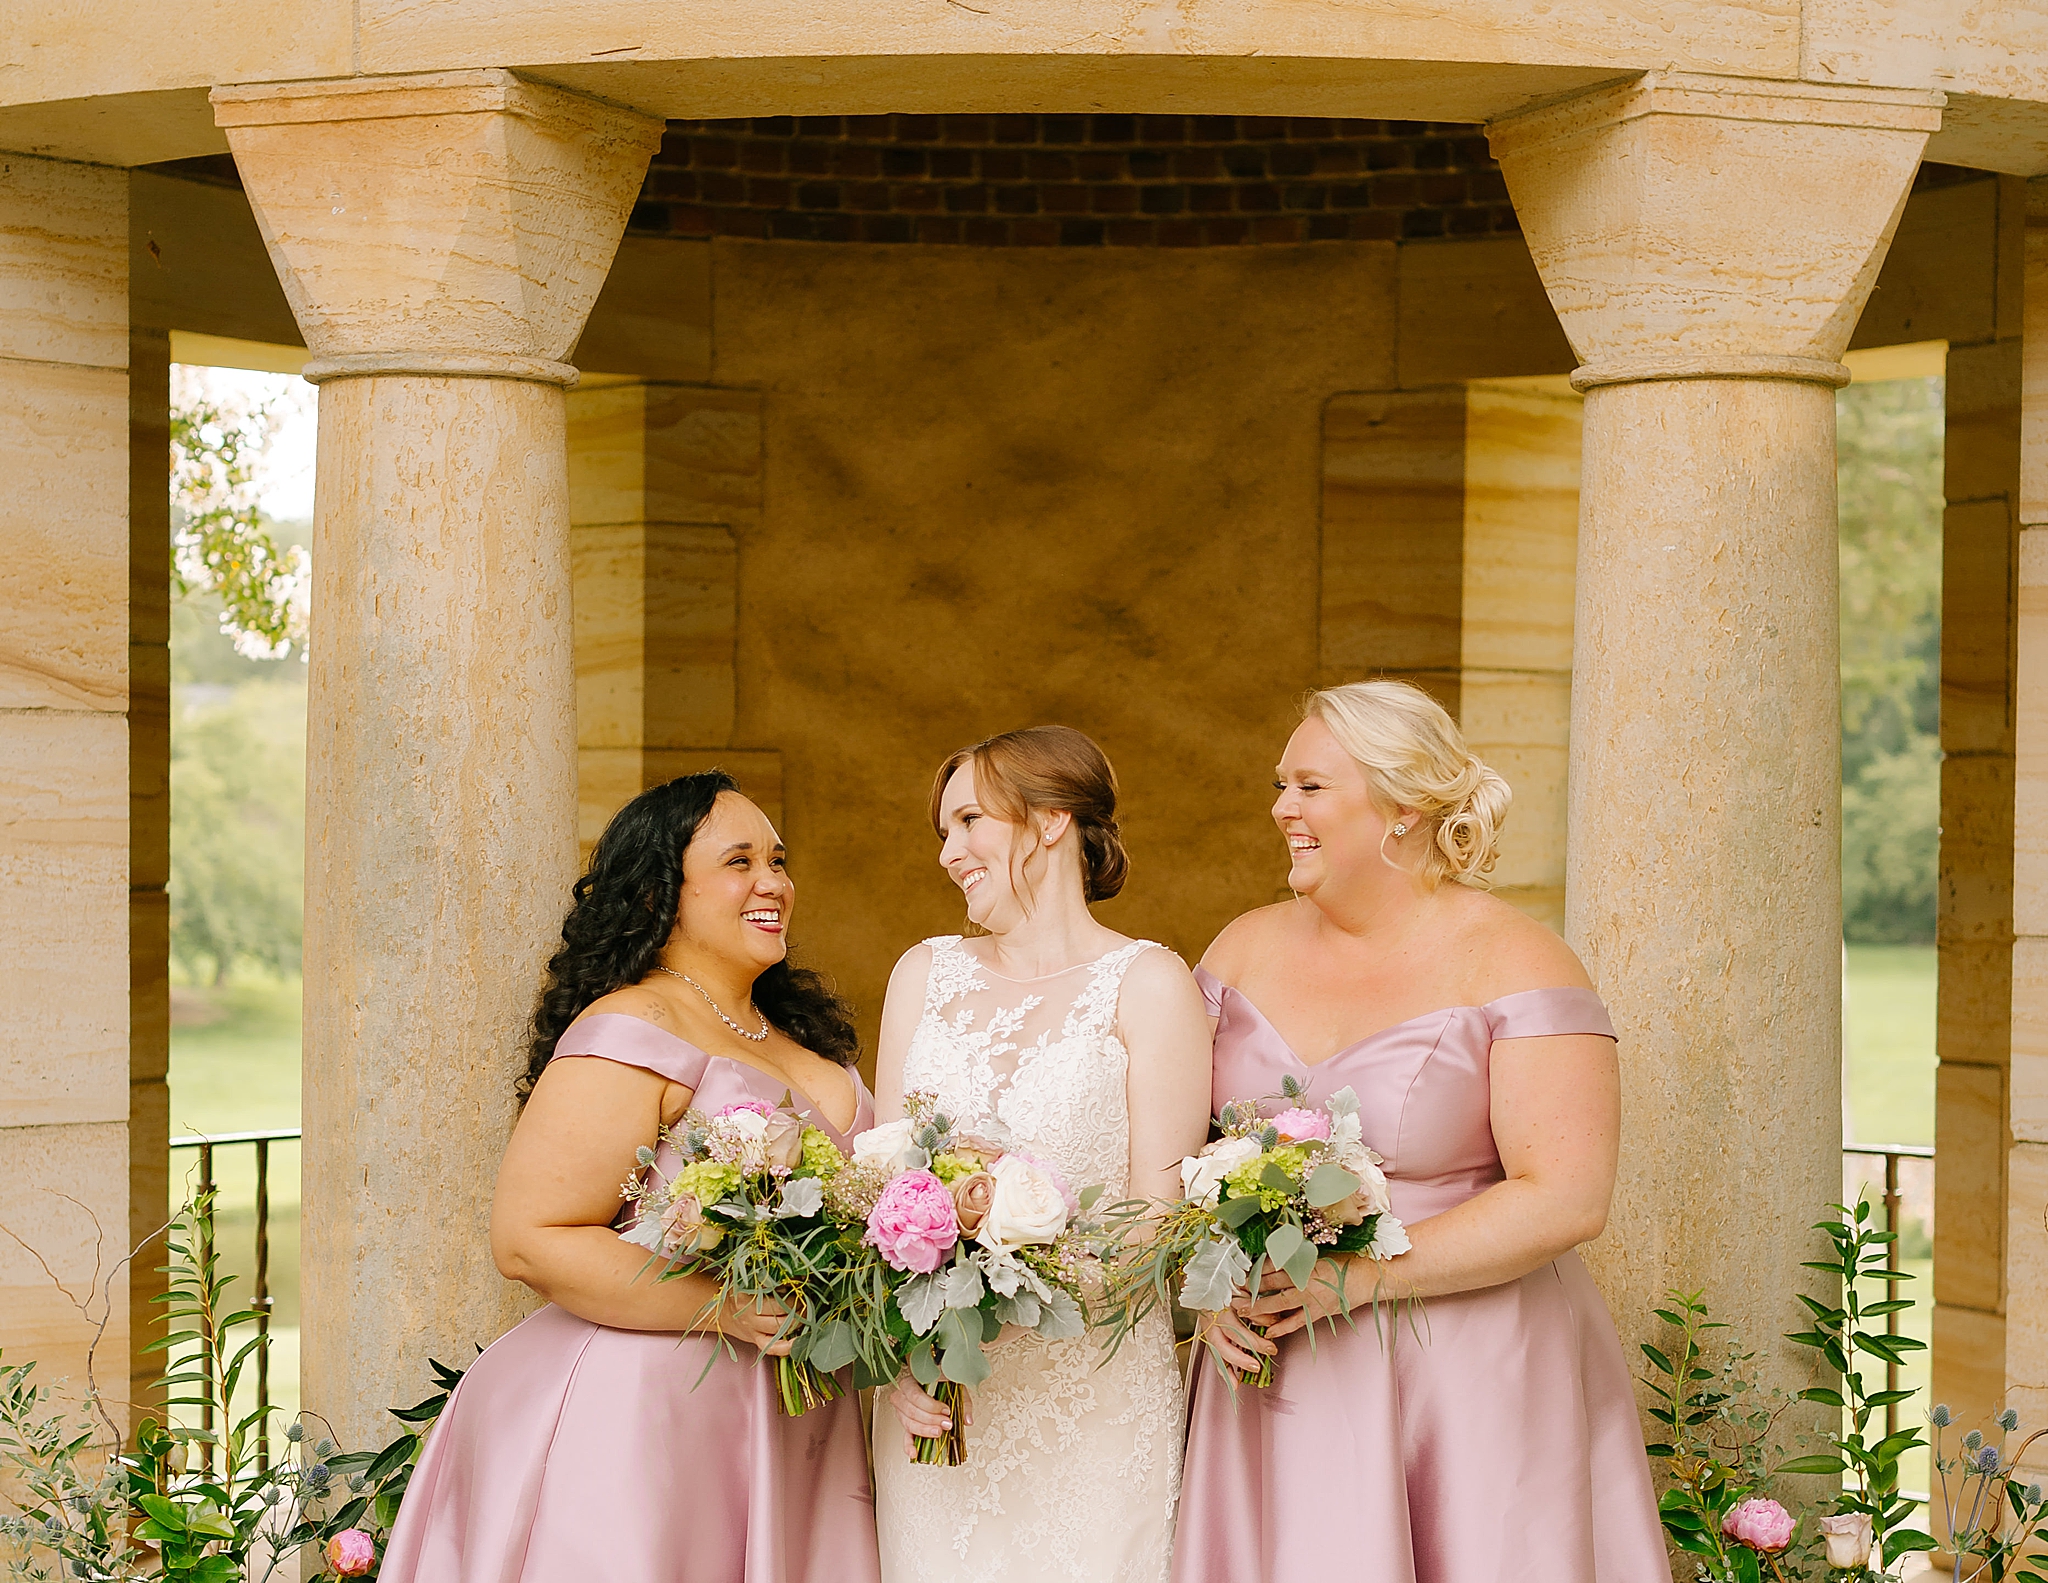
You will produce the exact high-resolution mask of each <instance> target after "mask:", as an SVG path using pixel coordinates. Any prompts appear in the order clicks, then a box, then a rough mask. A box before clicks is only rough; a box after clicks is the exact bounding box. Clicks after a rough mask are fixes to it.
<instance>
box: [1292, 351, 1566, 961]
mask: <svg viewBox="0 0 2048 1583" xmlns="http://www.w3.org/2000/svg"><path fill="white" fill-rule="evenodd" d="M1580 405H1581V403H1580V398H1579V397H1578V396H1577V395H1575V394H1574V393H1573V392H1572V391H1571V389H1570V388H1569V387H1568V386H1567V385H1566V383H1565V381H1564V379H1563V377H1562V376H1558V377H1556V378H1553V379H1545V378H1529V379H1501V380H1486V381H1475V382H1473V383H1470V384H1460V385H1449V386H1437V387H1431V388H1428V389H1422V390H1399V391H1372V392H1361V393H1356V394H1350V393H1347V394H1345V395H1340V396H1336V397H1333V398H1332V399H1331V400H1330V402H1329V404H1328V405H1327V406H1326V407H1325V408H1324V409H1323V500H1322V507H1323V509H1322V524H1323V534H1322V567H1321V571H1322V578H1321V590H1322V594H1321V608H1320V612H1319V618H1320V619H1319V628H1318V631H1319V648H1320V666H1321V680H1322V683H1323V685H1325V686H1328V685H1332V684H1335V683H1338V682H1344V681H1355V680H1358V679H1360V678H1362V677H1368V676H1383V675H1392V676H1400V677H1404V678H1406V679H1408V680H1410V681H1413V682H1415V683H1416V684H1417V685H1419V686H1422V687H1424V688H1427V689H1428V690H1429V692H1430V693H1431V694H1432V695H1433V696H1434V697H1436V698H1437V699H1438V700H1439V701H1440V702H1441V703H1442V704H1443V705H1444V707H1445V708H1447V709H1449V710H1450V711H1451V713H1452V714H1454V715H1456V716H1457V717H1458V720H1459V723H1460V724H1461V725H1462V726H1463V728H1464V731H1465V736H1466V740H1467V741H1468V742H1470V743H1471V745H1472V747H1473V749H1474V751H1475V752H1477V753H1478V754H1479V755H1480V756H1481V757H1483V758H1484V759H1485V760H1486V761H1487V762H1488V763H1489V764H1492V765H1494V766H1495V767H1496V768H1497V769H1499V770H1500V772H1501V773H1502V774H1503V775H1505V776H1507V778H1508V781H1509V783H1510V784H1511V785H1512V786H1513V787H1514V790H1515V802H1514V809H1513V811H1512V813H1511V815H1510V817H1509V822H1508V826H1507V830H1506V834H1505V839H1504V840H1503V842H1502V850H1501V861H1500V866H1499V867H1498V868H1497V869H1496V870H1495V876H1494V877H1495V881H1496V891H1495V894H1497V895H1499V896H1500V897H1501V898H1502V899H1503V900H1504V901H1508V902H1511V903H1513V904H1514V905H1515V906H1517V907H1520V908H1521V909H1522V910H1523V911H1525V912H1527V913H1528V914H1529V915H1530V916H1531V917H1533V918H1536V919H1539V920H1540V921H1542V922H1543V923H1546V924H1548V925H1550V926H1551V927H1552V928H1554V929H1558V930H1562V929H1563V927H1564V874H1565V755H1566V745H1567V741H1568V735H1569V724H1570V712H1571V653H1572V562H1573V557H1574V552H1575V549H1576V541H1577V526H1578V485H1579V443H1580V436H1579V408H1580Z"/></svg>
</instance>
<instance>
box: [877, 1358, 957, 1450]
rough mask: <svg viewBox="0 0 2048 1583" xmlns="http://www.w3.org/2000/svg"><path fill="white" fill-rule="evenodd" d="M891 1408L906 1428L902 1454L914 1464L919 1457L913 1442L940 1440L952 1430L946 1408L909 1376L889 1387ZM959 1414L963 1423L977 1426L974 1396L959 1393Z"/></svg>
mask: <svg viewBox="0 0 2048 1583" xmlns="http://www.w3.org/2000/svg"><path fill="white" fill-rule="evenodd" d="M889 1405H890V1406H891V1407H893V1408H894V1409H895V1410H896V1421H897V1422H898V1423H899V1424H901V1425H902V1426H903V1453H904V1455H905V1456H907V1457H910V1458H911V1459H912V1460H915V1459H916V1457H917V1447H916V1445H915V1444H913V1440H937V1439H938V1438H939V1437H940V1436H942V1435H944V1434H945V1433H946V1431H947V1430H949V1429H951V1428H952V1427H953V1415H952V1414H951V1413H950V1412H948V1411H947V1410H946V1406H945V1404H944V1403H943V1402H938V1401H934V1400H933V1399H932V1398H931V1397H929V1396H927V1395H926V1394H925V1393H924V1390H923V1389H922V1387H920V1386H919V1385H918V1383H917V1381H915V1380H913V1379H912V1378H910V1376H909V1375H907V1374H906V1375H905V1376H903V1378H901V1379H900V1380H898V1381H897V1382H896V1383H895V1384H894V1385H893V1386H891V1387H890V1390H889ZM960 1412H961V1414H962V1421H963V1422H965V1423H970V1424H971V1423H973V1422H974V1397H973V1395H972V1393H970V1392H968V1391H964V1390H963V1391H962V1392H961V1393H960Z"/></svg>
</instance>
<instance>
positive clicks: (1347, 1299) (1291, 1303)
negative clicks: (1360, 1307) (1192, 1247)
mask: <svg viewBox="0 0 2048 1583" xmlns="http://www.w3.org/2000/svg"><path fill="white" fill-rule="evenodd" d="M1345 1264H1346V1265H1347V1266H1349V1267H1348V1268H1344V1269H1340V1268H1339V1267H1338V1265H1337V1263H1336V1261H1335V1260H1333V1259H1319V1260H1317V1261H1316V1268H1315V1273H1314V1274H1312V1275H1311V1276H1309V1278H1308V1290H1306V1291H1303V1290H1302V1289H1301V1288H1300V1287H1298V1286H1296V1285H1295V1284H1294V1282H1293V1281H1292V1280H1290V1279H1289V1278H1288V1275H1287V1272H1286V1271H1285V1270H1268V1271H1266V1274H1265V1278H1264V1279H1263V1280H1261V1281H1260V1282H1259V1295H1258V1297H1257V1299H1256V1300H1254V1299H1253V1298H1252V1296H1251V1294H1250V1293H1248V1292H1240V1293H1239V1294H1238V1295H1237V1296H1236V1297H1235V1298H1233V1299H1232V1300H1231V1304H1230V1306H1231V1307H1232V1308H1233V1309H1235V1310H1236V1311H1237V1312H1238V1313H1239V1314H1240V1315H1242V1316H1243V1317H1245V1318H1246V1319H1249V1320H1251V1321H1252V1322H1253V1323H1254V1324H1258V1325H1262V1326H1264V1327H1265V1332H1266V1339H1267V1341H1268V1342H1269V1343H1271V1342H1275V1341H1278V1340H1279V1339H1280V1338H1281V1337H1282V1336H1291V1335H1293V1334H1294V1332H1295V1331H1297V1330H1302V1329H1305V1328H1307V1327H1308V1326H1309V1325H1312V1324H1314V1323H1316V1321H1318V1320H1322V1319H1336V1318H1340V1317H1342V1316H1343V1315H1345V1314H1347V1313H1349V1312H1350V1311H1351V1306H1352V1303H1351V1299H1352V1292H1351V1288H1350V1285H1349V1280H1350V1278H1351V1277H1353V1276H1355V1275H1356V1274H1357V1266H1356V1265H1355V1264H1354V1263H1353V1262H1352V1261H1351V1260H1349V1259H1347V1260H1345ZM1269 1350H1270V1347H1269Z"/></svg>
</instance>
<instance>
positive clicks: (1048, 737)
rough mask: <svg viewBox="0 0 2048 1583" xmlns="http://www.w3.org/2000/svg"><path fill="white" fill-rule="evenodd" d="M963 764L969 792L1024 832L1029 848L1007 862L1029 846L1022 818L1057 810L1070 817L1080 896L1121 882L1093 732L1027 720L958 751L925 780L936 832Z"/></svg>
mask: <svg viewBox="0 0 2048 1583" xmlns="http://www.w3.org/2000/svg"><path fill="white" fill-rule="evenodd" d="M968 764H972V765H973V766H974V794H975V798H976V800H977V801H979V802H980V804H981V806H982V807H984V808H986V809H988V810H989V811H990V812H991V813H993V814H995V815H996V816H997V817H998V818H1000V819H1002V820H1004V821H1005V822H1006V823H1009V824H1014V825H1020V826H1022V827H1023V829H1024V831H1025V832H1026V834H1027V835H1029V836H1030V837H1031V842H1032V844H1031V846H1030V847H1028V848H1026V849H1025V850H1023V851H1022V852H1020V853H1018V854H1016V855H1015V856H1013V857H1012V859H1011V862H1012V866H1013V868H1014V867H1017V866H1019V865H1020V864H1021V860H1022V859H1023V858H1025V857H1028V856H1029V855H1030V854H1031V852H1033V851H1036V850H1037V845H1038V842H1037V836H1036V833H1035V831H1033V830H1032V827H1031V820H1030V816H1031V815H1032V814H1034V813H1043V814H1052V813H1065V814H1069V815H1071V816H1072V817H1073V821H1074V833H1075V834H1076V835H1077V836H1078V837H1079V838H1080V842H1081V884H1082V888H1083V892H1084V894H1085V896H1086V898H1087V899H1088V900H1089V901H1091V902H1096V901H1108V900H1109V899H1110V897H1112V896H1114V895H1115V894H1116V893H1117V892H1118V891H1120V890H1122V889H1123V888H1124V880H1125V879H1126V878H1128V877H1129V875H1130V872H1131V860H1130V858H1129V856H1128V855H1126V853H1125V852H1124V842H1123V833H1122V831H1121V830H1119V829H1118V827H1117V822H1116V771H1115V770H1113V769H1112V768H1110V764H1109V759H1108V758H1107V757H1106V756H1105V755H1104V754H1103V751H1102V749H1101V748H1099V747H1097V746H1096V745H1095V739H1094V738H1093V737H1090V736H1089V735H1088V734H1087V733H1086V732H1083V731H1076V730H1075V729H1074V728H1073V727H1072V726H1030V727H1027V728H1026V729H1025V730H1022V731H1005V732H1003V733H1002V735H1000V736H993V737H990V738H988V740H987V741H985V742H977V743H975V744H974V746H973V747H968V748H962V749H960V751H959V752H957V753H955V754H953V755H951V756H950V757H949V758H948V759H947V760H946V762H945V763H943V764H941V765H940V766H939V773H938V775H937V777H936V778H935V779H934V780H933V781H932V802H931V818H932V828H933V829H934V830H936V831H937V832H938V833H939V835H940V837H941V838H943V837H944V836H945V833H946V827H945V824H944V822H943V806H942V805H943V803H944V800H945V796H946V783H947V782H948V781H950V780H951V779H952V778H953V777H954V775H956V774H957V773H959V771H960V769H961V767H962V766H963V765H968Z"/></svg>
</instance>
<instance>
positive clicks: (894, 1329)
mask: <svg viewBox="0 0 2048 1583" xmlns="http://www.w3.org/2000/svg"><path fill="white" fill-rule="evenodd" d="M904 1103H905V1109H906V1110H907V1111H908V1112H909V1114H908V1115H907V1116H905V1117H904V1118H903V1119H902V1120H900V1121H892V1122H887V1123H885V1124H884V1125H882V1126H879V1127H875V1128H871V1129H870V1130H869V1131H867V1132H864V1133H862V1134H860V1136H858V1137H857V1138H855V1139H854V1140H853V1157H852V1159H851V1160H849V1161H847V1162H846V1163H845V1164H844V1165H843V1166H841V1167H840V1168H839V1169H838V1170H837V1171H836V1172H835V1173H834V1174H833V1176H832V1178H831V1179H830V1181H829V1182H828V1183H827V1184H826V1188H825V1203H826V1211H827V1214H828V1215H829V1216H830V1217H831V1218H832V1219H833V1220H834V1221H835V1222H836V1223H837V1224H838V1226H839V1227H840V1228H841V1239H840V1240H841V1247H842V1248H843V1249H846V1250H847V1251H848V1253H849V1255H850V1256H849V1257H848V1258H847V1259H846V1261H845V1263H844V1264H843V1266H842V1268H841V1269H840V1271H839V1273H838V1277H837V1287H836V1293H835V1299H834V1301H833V1302H832V1303H831V1304H830V1309H829V1314H828V1317H827V1318H826V1320H825V1322H824V1326H823V1336H824V1341H825V1342H826V1343H828V1344H829V1351H828V1355H831V1356H837V1355H838V1354H839V1352H841V1351H844V1352H845V1353H846V1354H847V1356H848V1359H849V1361H853V1362H855V1364H856V1377H857V1378H858V1379H860V1380H861V1381H862V1382H863V1383H869V1382H872V1383H875V1384H885V1383H887V1382H888V1381H891V1380H894V1379H896V1378H897V1377H898V1376H899V1375H900V1374H901V1373H902V1371H903V1370H904V1369H905V1368H906V1367H907V1368H908V1369H909V1371H910V1374H911V1377H912V1378H914V1379H915V1380H916V1381H917V1383H918V1384H919V1385H921V1386H923V1387H924V1388H925V1389H926V1390H927V1391H929V1392H930V1393H931V1394H932V1395H933V1396H934V1397H935V1398H936V1399H937V1400H939V1401H941V1402H943V1403H945V1404H946V1406H947V1407H948V1408H949V1409H951V1411H952V1418H953V1427H952V1429H951V1431H950V1432H949V1433H948V1434H946V1435H943V1436H940V1437H937V1438H934V1439H923V1438H920V1439H919V1440H918V1441H917V1442H916V1457H917V1460H918V1461H919V1462H922V1463H931V1464H937V1465H942V1466H946V1467H957V1466H959V1465H960V1463H961V1462H962V1461H963V1460H964V1459H965V1456H966V1415H965V1413H964V1412H963V1411H962V1405H963V1404H962V1400H961V1397H962V1393H963V1391H964V1390H965V1389H966V1388H967V1387H970V1386H974V1385H978V1384H980V1383H981V1382H982V1381H983V1380H985V1379H986V1378H988V1375H989V1362H988V1358H987V1356H986V1355H985V1354H984V1352H983V1348H984V1346H985V1345H986V1344H987V1343H988V1342H991V1341H993V1340H995V1338H996V1337H997V1335H999V1334H1000V1333H1001V1331H1002V1328H1003V1327H1004V1326H1005V1325H1015V1326H1017V1327H1018V1328H1019V1329H1021V1330H1028V1331H1030V1332H1031V1333H1033V1334H1034V1335H1038V1336H1043V1337H1045V1338H1046V1339H1048V1340H1056V1339H1059V1338H1062V1337H1067V1336H1078V1335H1081V1334H1082V1333H1083V1332H1084V1331H1085V1330H1086V1328H1087V1317H1086V1313H1085V1310H1084V1306H1083V1299H1082V1285H1081V1282H1082V1269H1083V1265H1082V1261H1083V1260H1084V1259H1085V1258H1087V1257H1088V1255H1089V1254H1090V1253H1091V1252H1092V1251H1093V1248H1094V1241H1093V1239H1092V1230H1093V1228H1092V1225H1091V1223H1090V1222H1089V1221H1088V1220H1087V1219H1086V1216H1087V1215H1088V1213H1089V1211H1090V1210H1091V1209H1092V1208H1093V1206H1094V1203H1095V1200H1096V1199H1097V1198H1098V1197H1100V1196H1101V1192H1102V1189H1101V1188H1100V1187H1091V1188H1087V1189H1085V1190H1084V1191H1082V1192H1081V1193H1079V1194H1076V1193H1075V1192H1074V1191H1073V1190H1072V1189H1071V1188H1070V1187H1069V1186H1068V1185H1067V1183H1066V1181H1065V1179H1064V1178H1063V1177H1062V1176H1061V1175H1060V1173H1059V1171H1058V1170H1057V1169H1056V1168H1055V1167H1053V1166H1052V1165H1050V1164H1049V1163H1047V1162H1046V1161H1044V1160H1041V1159H1037V1158H1035V1157H1034V1156H1032V1155H1030V1154H1028V1153H1025V1152H1024V1151H1022V1150H1019V1149H1016V1148H1011V1147H1008V1146H1006V1145H1004V1144H1002V1143H998V1142H994V1141H992V1140H989V1139H986V1138H978V1137H974V1136H971V1135H968V1134H965V1133H961V1132H957V1131H956V1130H955V1128H954V1125H953V1123H952V1121H951V1120H949V1119H948V1118H947V1117H946V1116H944V1115H942V1114H941V1113H940V1112H939V1110H938V1106H937V1101H936V1100H935V1099H934V1098H933V1096H932V1095H930V1094H926V1093H913V1094H910V1095H908V1096H906V1099H905V1102H904Z"/></svg>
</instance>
